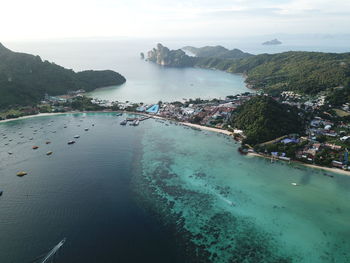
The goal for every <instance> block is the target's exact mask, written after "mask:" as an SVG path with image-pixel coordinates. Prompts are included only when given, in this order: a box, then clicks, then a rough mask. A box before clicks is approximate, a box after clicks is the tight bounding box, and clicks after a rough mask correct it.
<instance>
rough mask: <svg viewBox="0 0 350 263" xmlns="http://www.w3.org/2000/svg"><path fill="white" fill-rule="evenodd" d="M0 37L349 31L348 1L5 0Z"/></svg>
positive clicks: (330, 32) (349, 4)
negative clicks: (233, 31)
mask: <svg viewBox="0 0 350 263" xmlns="http://www.w3.org/2000/svg"><path fill="white" fill-rule="evenodd" d="M1 10H2V15H1V16H0V25H1V28H0V39H21V38H32V39H33V38H35V39H37V38H60V37H84V36H160V37H162V36H179V37H180V36H182V35H191V36H203V35H204V34H205V35H207V36H211V35H218V34H223V36H224V35H225V34H227V33H226V32H230V30H231V29H232V28H235V34H241V35H244V34H247V32H249V34H273V33H275V32H291V31H292V32H293V33H308V32H309V33H329V34H332V33H346V32H348V27H349V26H350V1H345V0H332V1H329V0H216V1H213V0H187V1H185V0H177V1H173V0H148V1H144V0H128V1H127V0H74V1H73V0H50V1H47V0H32V1H27V0H1Z"/></svg>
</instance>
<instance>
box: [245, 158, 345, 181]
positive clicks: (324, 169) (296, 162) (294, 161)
mask: <svg viewBox="0 0 350 263" xmlns="http://www.w3.org/2000/svg"><path fill="white" fill-rule="evenodd" d="M247 156H252V157H260V158H264V159H270V157H268V156H264V155H262V154H259V153H252V152H248V153H247ZM277 161H283V160H277ZM284 162H285V161H284ZM290 162H291V163H293V164H297V165H301V166H305V167H308V168H312V169H318V170H323V171H327V172H331V173H337V174H342V175H346V176H350V171H345V170H341V169H338V168H332V167H326V166H319V165H316V164H308V163H303V162H300V161H296V160H290Z"/></svg>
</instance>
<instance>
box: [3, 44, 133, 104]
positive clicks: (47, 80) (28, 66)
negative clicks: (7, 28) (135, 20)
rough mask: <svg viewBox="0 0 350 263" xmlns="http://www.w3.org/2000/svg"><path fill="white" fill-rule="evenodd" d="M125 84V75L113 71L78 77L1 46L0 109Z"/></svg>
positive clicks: (83, 73)
mask: <svg viewBox="0 0 350 263" xmlns="http://www.w3.org/2000/svg"><path fill="white" fill-rule="evenodd" d="M125 81H126V80H125V78H124V77H123V76H122V75H120V74H119V73H117V72H113V71H110V70H106V71H92V70H90V71H82V72H78V73H75V72H74V71H73V70H69V69H66V68H64V67H61V66H58V65H56V64H54V63H50V62H48V61H42V60H41V58H40V57H39V56H33V55H29V54H24V53H17V52H12V51H11V50H9V49H7V48H5V47H4V46H3V45H2V44H1V43H0V108H5V107H9V106H14V105H30V104H33V103H36V102H38V101H39V100H40V99H42V98H43V97H44V94H45V93H48V94H50V95H59V94H65V93H66V92H67V91H69V90H78V89H85V90H86V91H91V90H93V89H95V88H98V87H103V86H110V85H120V84H122V83H124V82H125Z"/></svg>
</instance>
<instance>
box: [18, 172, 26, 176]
mask: <svg viewBox="0 0 350 263" xmlns="http://www.w3.org/2000/svg"><path fill="white" fill-rule="evenodd" d="M27 174H28V173H27V172H24V171H20V172H18V173H17V176H25V175H27Z"/></svg>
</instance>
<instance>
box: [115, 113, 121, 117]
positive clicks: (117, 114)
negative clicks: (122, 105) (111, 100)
mask: <svg viewBox="0 0 350 263" xmlns="http://www.w3.org/2000/svg"><path fill="white" fill-rule="evenodd" d="M122 115H123V113H120V112H118V113H116V114H115V116H116V117H118V116H122Z"/></svg>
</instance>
